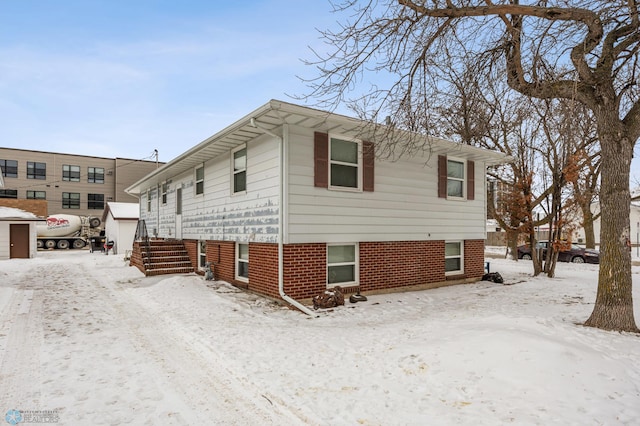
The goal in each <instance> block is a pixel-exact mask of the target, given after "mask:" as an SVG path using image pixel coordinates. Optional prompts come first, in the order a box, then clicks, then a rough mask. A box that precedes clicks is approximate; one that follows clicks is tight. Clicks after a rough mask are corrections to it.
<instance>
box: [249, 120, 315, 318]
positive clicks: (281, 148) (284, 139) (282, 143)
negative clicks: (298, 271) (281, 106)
mask: <svg viewBox="0 0 640 426" xmlns="http://www.w3.org/2000/svg"><path fill="white" fill-rule="evenodd" d="M251 126H253V127H255V128H257V129H260V130H262V131H263V132H264V133H266V134H267V135H269V136H272V137H274V138H277V139H278V162H279V165H280V182H279V185H278V196H279V198H280V200H279V203H280V208H279V209H278V293H279V294H280V297H281V298H282V299H283V300H284V301H285V302H287V303H289V304H290V305H291V306H294V307H295V308H297V309H299V310H300V311H302V312H304V313H305V314H307V315H309V316H312V317H314V316H317V315H316V314H315V313H313V312H312V311H311V310H310V309H309V308H307V307H306V306H304V305H303V304H302V303H300V302H298V301H297V300H295V299H293V298H292V297H290V296H288V295H287V294H286V293H285V292H284V218H285V209H286V205H287V202H285V201H286V200H285V197H284V196H285V189H286V188H285V179H286V169H285V166H286V157H285V152H286V151H285V149H286V147H287V146H288V144H289V125H288V124H286V123H285V124H283V125H282V136H278V135H276V134H275V133H273V132H271V131H270V130H268V129H264V128H262V127H259V126H258V123H257V122H256V120H255V119H254V118H252V119H251Z"/></svg>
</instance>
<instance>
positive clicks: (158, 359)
mask: <svg viewBox="0 0 640 426" xmlns="http://www.w3.org/2000/svg"><path fill="white" fill-rule="evenodd" d="M87 275H88V274H87ZM100 281H101V284H102V285H96V286H95V287H96V288H97V289H98V291H100V292H103V293H104V295H103V297H104V298H105V299H110V300H111V306H112V307H113V309H114V310H115V311H116V315H117V317H118V319H119V320H121V321H122V322H123V323H124V324H126V326H127V328H128V329H129V330H131V332H132V333H133V334H134V336H135V339H134V341H135V344H136V347H137V349H138V350H140V351H141V352H143V353H144V354H146V355H147V356H146V358H147V359H148V360H149V362H153V363H154V364H156V365H157V366H158V367H159V369H160V370H161V371H162V373H163V375H164V376H165V377H166V378H167V379H168V380H169V381H170V382H171V383H172V384H173V385H174V386H175V388H176V391H177V392H178V393H179V394H181V395H183V397H184V400H185V401H186V402H187V403H188V404H189V405H190V406H191V407H193V408H194V411H195V412H197V413H200V415H199V417H202V418H201V419H200V420H201V421H202V422H205V423H211V422H212V423H213V424H220V425H247V424H277V425H287V424H303V423H306V421H304V420H302V419H300V418H299V417H297V416H296V415H295V414H293V413H292V412H291V411H290V410H288V409H286V408H285V407H284V406H283V405H281V404H277V403H276V404H274V402H273V401H271V400H269V399H267V397H266V396H264V395H261V394H260V392H258V391H257V390H256V389H254V388H253V387H252V386H250V384H248V383H246V382H242V381H241V379H239V378H238V377H235V376H234V375H233V374H232V373H231V372H230V371H228V370H226V369H225V368H224V362H223V360H222V359H221V358H220V357H219V355H217V354H216V353H215V352H214V351H213V350H212V348H210V347H208V346H207V345H205V344H203V343H202V342H199V341H197V339H190V338H189V333H187V330H185V329H184V328H182V327H180V326H179V325H177V326H176V324H175V323H174V322H173V321H170V320H169V319H167V318H164V317H162V316H158V315H154V314H153V313H151V312H149V311H148V310H147V309H146V307H145V306H143V305H141V304H139V303H137V302H136V301H135V300H133V299H132V298H130V297H129V296H128V295H127V294H126V292H125V291H124V290H123V288H122V287H120V288H118V287H117V284H116V285H115V286H113V284H111V283H109V282H107V281H106V280H104V279H100ZM108 287H111V291H109V290H108Z"/></svg>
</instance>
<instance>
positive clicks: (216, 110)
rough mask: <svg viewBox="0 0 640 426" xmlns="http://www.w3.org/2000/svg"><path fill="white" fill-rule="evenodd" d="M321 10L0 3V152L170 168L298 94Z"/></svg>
mask: <svg viewBox="0 0 640 426" xmlns="http://www.w3.org/2000/svg"><path fill="white" fill-rule="evenodd" d="M336 19H337V16H336V15H335V14H333V13H332V12H331V6H330V4H329V2H328V1H326V0H314V1H300V0H265V1H242V2H235V1H227V2H222V1H204V0H203V1H175V0H166V1H164V0H163V1H143V0H136V1H129V0H126V1H124V0H104V1H103V0H91V1H88V0H64V1H50V0H3V1H1V2H0V138H1V140H0V145H1V146H5V147H11V148H24V149H32V150H44V151H54V152H64V153H77V154H85V155H96V156H104V157H127V158H136V159H138V158H143V157H148V156H149V155H150V154H151V153H152V152H153V150H154V149H158V151H159V155H160V160H161V161H169V160H170V159H172V158H174V157H176V156H177V155H179V154H180V153H182V152H184V151H185V150H187V149H188V148H190V147H192V146H194V145H196V144H197V143H199V142H201V141H202V140H204V139H205V138H207V137H209V136H211V135H212V134H214V133H216V132H217V131H218V130H221V129H222V128H224V127H226V126H227V125H229V124H231V123H232V122H233V121H235V120H236V119H239V118H241V117H242V116H244V115H246V114H248V113H249V112H251V111H252V110H254V109H256V108H258V107H259V106H261V105H263V104H264V103H266V102H267V101H268V100H270V99H281V100H285V101H289V102H294V103H300V102H299V101H297V100H295V99H292V98H291V97H289V95H290V94H294V95H299V94H303V93H305V91H306V88H305V86H304V84H303V83H302V82H301V81H300V80H299V79H298V77H297V76H299V75H304V76H307V77H309V76H311V75H312V70H311V68H310V67H308V66H304V65H303V63H302V61H301V59H310V58H311V51H310V49H309V46H316V47H321V44H322V42H321V41H320V39H319V33H318V32H317V30H316V28H323V29H324V28H327V27H328V26H331V25H333V24H334V23H335V21H336Z"/></svg>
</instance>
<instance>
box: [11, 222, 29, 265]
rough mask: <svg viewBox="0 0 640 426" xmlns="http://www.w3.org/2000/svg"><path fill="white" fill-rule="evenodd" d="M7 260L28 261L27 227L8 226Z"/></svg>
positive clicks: (21, 225)
mask: <svg viewBox="0 0 640 426" xmlns="http://www.w3.org/2000/svg"><path fill="white" fill-rule="evenodd" d="M9 245H10V250H9V258H10V259H28V258H29V225H25V224H10V225H9Z"/></svg>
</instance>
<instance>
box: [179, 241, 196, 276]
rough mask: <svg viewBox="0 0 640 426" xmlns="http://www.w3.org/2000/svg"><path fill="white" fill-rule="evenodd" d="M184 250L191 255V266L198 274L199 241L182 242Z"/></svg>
mask: <svg viewBox="0 0 640 426" xmlns="http://www.w3.org/2000/svg"><path fill="white" fill-rule="evenodd" d="M182 242H183V243H184V248H185V250H187V253H189V260H191V266H193V270H194V271H196V273H198V272H199V271H198V241H196V240H182Z"/></svg>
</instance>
